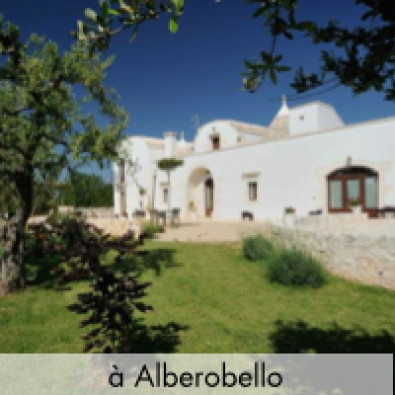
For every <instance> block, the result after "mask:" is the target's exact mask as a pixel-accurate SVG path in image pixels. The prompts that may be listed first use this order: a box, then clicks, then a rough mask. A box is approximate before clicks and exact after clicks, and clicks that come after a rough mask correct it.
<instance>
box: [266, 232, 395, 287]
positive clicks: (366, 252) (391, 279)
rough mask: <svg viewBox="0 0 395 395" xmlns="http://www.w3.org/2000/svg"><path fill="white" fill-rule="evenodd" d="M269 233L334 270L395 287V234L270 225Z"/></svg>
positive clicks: (365, 280) (336, 272)
mask: <svg viewBox="0 0 395 395" xmlns="http://www.w3.org/2000/svg"><path fill="white" fill-rule="evenodd" d="M266 232H267V236H268V237H269V238H270V239H272V240H273V241H274V242H275V243H281V244H283V245H284V246H285V247H287V248H292V247H297V248H302V249H304V250H306V251H308V252H310V253H312V255H313V256H315V257H316V258H317V259H318V260H319V261H321V262H322V263H323V264H324V265H325V266H326V267H327V268H328V270H330V271H331V272H333V273H335V274H338V275H340V276H342V277H346V278H348V279H352V280H356V281H359V282H362V283H365V284H371V285H380V286H383V287H386V288H391V289H395V237H387V236H370V235H363V234H361V235H358V234H338V233H332V232H324V231H311V230H302V229H296V228H294V229H292V228H282V227H278V226H273V225H272V226H268V227H267V230H266Z"/></svg>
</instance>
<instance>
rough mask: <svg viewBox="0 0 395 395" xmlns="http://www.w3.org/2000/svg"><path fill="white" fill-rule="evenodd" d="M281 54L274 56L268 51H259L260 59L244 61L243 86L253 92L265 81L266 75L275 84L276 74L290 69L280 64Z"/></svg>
mask: <svg viewBox="0 0 395 395" xmlns="http://www.w3.org/2000/svg"><path fill="white" fill-rule="evenodd" d="M282 59H283V56H282V55H276V56H274V55H273V54H272V53H270V52H266V51H262V52H261V61H255V62H249V61H245V62H244V64H245V66H246V67H247V72H245V73H243V74H242V76H243V77H244V78H243V86H244V89H245V90H247V91H248V92H255V91H256V90H257V89H258V88H259V87H260V86H261V85H262V84H263V83H264V81H265V78H266V76H267V75H269V78H270V80H271V82H272V83H273V84H277V79H278V78H277V74H278V73H282V72H286V71H289V70H290V67H288V66H285V65H280V64H279V62H281V60H282Z"/></svg>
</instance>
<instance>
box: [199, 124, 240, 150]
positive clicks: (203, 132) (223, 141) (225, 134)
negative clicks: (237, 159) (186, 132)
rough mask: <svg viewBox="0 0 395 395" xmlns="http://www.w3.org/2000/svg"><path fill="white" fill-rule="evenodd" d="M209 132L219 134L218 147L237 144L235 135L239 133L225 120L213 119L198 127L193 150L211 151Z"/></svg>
mask: <svg viewBox="0 0 395 395" xmlns="http://www.w3.org/2000/svg"><path fill="white" fill-rule="evenodd" d="M211 134H218V135H219V136H220V147H221V149H223V148H229V147H232V146H235V145H237V144H238V142H237V137H238V136H239V134H238V133H237V131H236V130H235V129H234V128H232V127H231V126H230V125H229V123H228V122H226V121H214V122H210V123H207V124H205V125H203V126H202V127H200V128H199V130H198V132H197V135H196V138H195V141H194V145H195V152H208V151H212V150H213V148H212V141H211V138H210V135H211Z"/></svg>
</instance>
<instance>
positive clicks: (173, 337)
mask: <svg viewBox="0 0 395 395" xmlns="http://www.w3.org/2000/svg"><path fill="white" fill-rule="evenodd" d="M133 327H134V330H133V333H132V334H131V335H130V344H131V349H128V350H123V352H132V353H140V354H145V353H151V354H153V353H172V352H176V351H177V347H178V346H179V345H180V344H181V341H180V332H181V331H185V330H188V329H189V328H188V326H187V325H181V324H179V323H177V322H173V321H172V322H169V323H167V324H166V325H153V326H147V325H145V324H144V322H143V320H136V321H135V322H134V325H133Z"/></svg>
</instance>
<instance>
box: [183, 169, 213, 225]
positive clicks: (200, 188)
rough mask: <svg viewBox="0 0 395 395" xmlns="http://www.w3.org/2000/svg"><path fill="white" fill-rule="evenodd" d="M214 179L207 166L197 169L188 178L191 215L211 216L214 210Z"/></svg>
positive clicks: (199, 216)
mask: <svg viewBox="0 0 395 395" xmlns="http://www.w3.org/2000/svg"><path fill="white" fill-rule="evenodd" d="M214 194H215V188H214V180H213V177H212V175H211V172H210V171H209V170H208V169H206V168H197V169H195V170H194V171H193V172H192V173H191V175H190V176H189V180H188V199H189V203H188V211H189V214H190V216H191V217H192V216H194V215H196V216H197V217H198V218H202V217H211V216H212V214H213V211H214Z"/></svg>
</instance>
